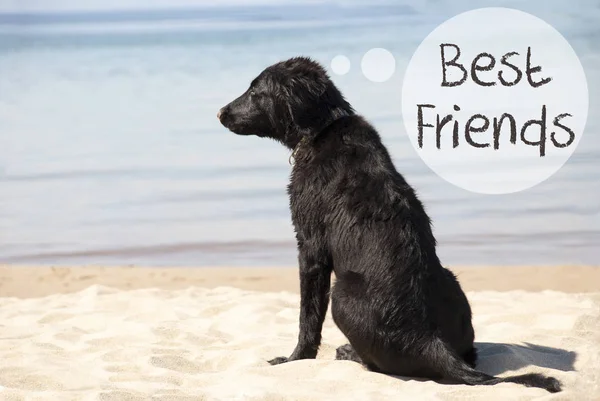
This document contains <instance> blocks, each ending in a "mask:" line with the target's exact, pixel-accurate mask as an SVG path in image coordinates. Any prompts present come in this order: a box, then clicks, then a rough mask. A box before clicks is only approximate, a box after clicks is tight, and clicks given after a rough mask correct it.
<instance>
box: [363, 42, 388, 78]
mask: <svg viewBox="0 0 600 401" xmlns="http://www.w3.org/2000/svg"><path fill="white" fill-rule="evenodd" d="M360 68H361V69H362V72H363V74H364V75H365V77H366V78H367V79H368V80H369V81H372V82H385V81H387V80H389V79H390V78H391V77H392V75H394V72H395V71H396V59H395V58H394V55H393V54H392V53H390V51H389V50H386V49H383V48H380V47H376V48H374V49H371V50H369V51H368V52H366V53H365V54H364V56H363V57H362V60H361V63H360Z"/></svg>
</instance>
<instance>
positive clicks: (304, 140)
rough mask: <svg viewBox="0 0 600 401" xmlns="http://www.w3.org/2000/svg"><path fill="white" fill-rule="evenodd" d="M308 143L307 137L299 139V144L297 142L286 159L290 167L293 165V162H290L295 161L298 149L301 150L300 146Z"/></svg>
mask: <svg viewBox="0 0 600 401" xmlns="http://www.w3.org/2000/svg"><path fill="white" fill-rule="evenodd" d="M307 141H308V137H307V136H306V135H305V136H303V137H302V139H300V142H298V144H297V145H296V146H295V147H294V150H292V154H291V155H290V158H289V159H288V162H289V163H290V166H291V165H293V164H294V162H293V161H292V160H294V161H295V160H296V156H297V155H298V152H299V151H300V148H302V146H303V145H304V144H305V143H306V142H307Z"/></svg>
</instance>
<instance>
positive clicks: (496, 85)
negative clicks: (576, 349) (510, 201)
mask: <svg viewBox="0 0 600 401" xmlns="http://www.w3.org/2000/svg"><path fill="white" fill-rule="evenodd" d="M587 114H588V87H587V80H586V77H585V73H584V70H583V67H582V66H581V63H580V61H579V58H578V57H577V55H576V54H575V51H574V50H573V48H572V47H571V46H570V45H569V43H568V42H567V40H566V39H565V38H564V37H563V36H562V35H561V34H560V33H559V32H558V31H557V30H556V29H554V28H553V27H552V26H550V25H549V24H547V23H546V22H544V21H542V20H541V19H539V18H537V17H535V16H533V15H531V14H527V13H525V12H522V11H518V10H513V9H508V8H482V9H477V10H472V11H468V12H465V13H462V14H459V15H457V16H455V17H453V18H451V19H449V20H447V21H446V22H444V23H443V24H441V25H440V26H438V27H437V28H436V29H435V30H434V31H433V32H431V33H430V34H429V35H428V36H427V37H426V38H425V40H423V42H422V43H421V44H420V46H419V47H418V48H417V50H416V52H415V54H414V55H413V57H412V59H411V60H410V63H409V65H408V68H407V70H406V75H405V77H404V83H403V87H402V115H403V119H404V124H405V127H406V130H407V133H408V135H409V138H410V140H411V142H412V144H413V146H414V147H415V149H416V151H417V153H418V154H419V156H420V157H421V158H422V159H423V161H424V162H425V163H426V164H427V165H428V166H429V167H430V168H431V169H432V170H433V171H434V172H435V173H437V174H438V175H439V176H440V177H442V178H443V179H445V180H446V181H448V182H450V183H452V184H454V185H456V186H458V187H461V188H463V189H466V190H469V191H472V192H477V193H483V194H506V193H513V192H518V191H522V190H525V189H528V188H531V187H532V186H534V185H537V184H539V183H540V182H542V181H544V180H546V179H548V178H549V177H550V176H552V175H553V174H554V173H556V171H558V170H559V169H560V168H561V167H562V166H563V165H564V163H565V162H566V161H567V160H568V159H569V157H570V156H571V154H573V152H574V151H575V148H576V147H577V145H578V143H579V141H580V139H581V136H582V134H583V131H584V127H585V124H586V120H587Z"/></svg>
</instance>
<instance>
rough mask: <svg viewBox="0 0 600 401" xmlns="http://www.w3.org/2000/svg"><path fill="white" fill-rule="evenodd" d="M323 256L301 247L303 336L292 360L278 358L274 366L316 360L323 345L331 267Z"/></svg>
mask: <svg viewBox="0 0 600 401" xmlns="http://www.w3.org/2000/svg"><path fill="white" fill-rule="evenodd" d="M328 259H329V258H328V257H327V255H326V253H324V252H315V251H314V249H311V247H309V246H306V245H305V246H302V247H301V248H300V252H299V262H300V263H299V264H300V333H299V335H298V343H297V345H296V348H295V349H294V352H292V355H290V357H289V358H286V357H278V358H275V359H272V360H270V361H269V363H270V364H271V365H277V364H280V363H284V362H290V361H295V360H299V359H314V358H315V357H316V356H317V352H318V350H319V345H321V330H322V328H323V321H324V320H325V314H326V313H327V306H328V304H329V290H330V285H331V271H332V269H331V266H329V263H328Z"/></svg>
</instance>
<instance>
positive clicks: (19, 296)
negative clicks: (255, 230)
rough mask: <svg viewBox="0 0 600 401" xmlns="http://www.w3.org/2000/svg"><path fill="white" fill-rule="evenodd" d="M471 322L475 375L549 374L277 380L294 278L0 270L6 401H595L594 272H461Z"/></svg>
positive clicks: (286, 375) (290, 374)
mask: <svg viewBox="0 0 600 401" xmlns="http://www.w3.org/2000/svg"><path fill="white" fill-rule="evenodd" d="M453 270H454V271H455V272H456V273H457V274H458V276H459V278H460V280H461V283H462V284H463V287H464V288H465V290H466V291H467V295H468V297H469V300H470V301H471V304H472V306H473V311H474V325H475V330H476V337H477V338H476V342H477V347H478V349H479V353H480V360H479V363H478V369H479V370H482V371H484V372H486V373H489V374H494V375H500V376H502V375H511V374H519V373H526V372H543V373H545V374H548V375H552V376H555V377H557V378H558V379H559V380H561V381H562V382H563V385H564V391H563V392H561V393H558V394H550V393H547V392H545V391H544V390H540V389H532V388H525V387H522V386H519V385H515V384H501V385H497V386H492V387H480V386H479V387H469V386H465V385H442V384H438V383H435V382H433V381H423V380H419V379H414V378H412V379H410V378H403V377H391V376H386V375H382V374H377V373H373V372H369V371H366V370H365V369H364V368H363V367H361V366H360V365H358V364H356V363H353V362H347V361H343V362H342V361H334V360H333V359H334V356H335V348H336V347H337V346H339V345H342V344H344V343H345V339H344V336H343V335H342V334H341V332H340V331H339V330H338V329H337V328H336V327H335V326H334V324H333V322H332V320H331V317H330V316H328V318H327V320H326V323H325V327H324V330H323V344H322V346H321V350H320V353H319V356H318V358H317V360H308V361H299V362H294V363H289V364H284V365H279V366H276V367H272V366H270V365H268V363H267V362H266V360H267V359H269V358H272V357H275V356H280V355H287V354H288V353H289V352H291V350H292V349H293V347H294V345H295V340H296V336H297V325H298V320H297V319H298V316H297V315H298V305H299V296H298V294H297V287H298V279H297V271H296V269H294V268H278V269H277V268H268V269H266V268H245V269H244V268H195V269H192V268H189V269H186V268H142V267H71V268H58V267H55V268H52V267H39V266H38V267H36V266H30V267H24V266H1V267H0V277H1V279H0V338H1V339H2V341H0V358H1V360H2V363H1V364H0V399H1V400H388V399H389V400H392V399H393V400H467V399H468V400H486V401H490V400H600V268H596V267H568V266H564V267H514V268H508V267H506V268H502V267H486V268H455V269H453Z"/></svg>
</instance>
